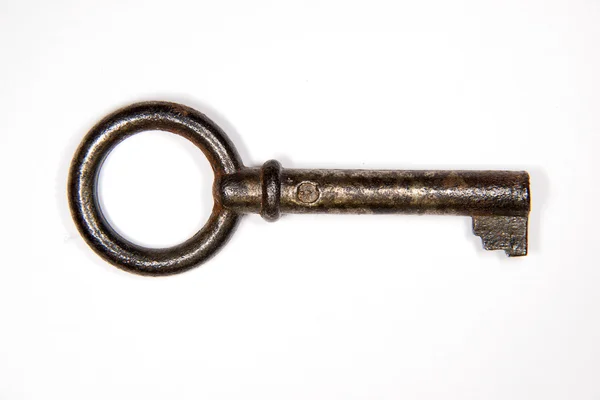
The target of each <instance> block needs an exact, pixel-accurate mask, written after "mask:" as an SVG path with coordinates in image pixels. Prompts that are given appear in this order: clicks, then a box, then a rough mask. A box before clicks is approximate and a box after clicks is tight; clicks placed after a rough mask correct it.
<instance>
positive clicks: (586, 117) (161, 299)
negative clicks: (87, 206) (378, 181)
mask: <svg viewBox="0 0 600 400" xmlns="http://www.w3.org/2000/svg"><path fill="white" fill-rule="evenodd" d="M0 57H1V60H0V61H1V63H0V77H1V78H0V135H1V136H0V140H1V142H0V178H1V181H2V191H1V196H0V248H1V250H2V251H1V258H0V260H1V261H0V273H1V276H0V399H2V400H12V399H61V400H64V399H261V400H264V399H400V398H403V399H404V398H406V399H544V400H548V399H578V400H581V399H600V290H599V289H600V262H599V261H598V251H597V247H598V224H599V223H600V212H599V211H598V210H599V208H598V198H599V196H600V193H599V190H598V187H599V186H598V185H599V184H600V181H599V179H598V173H599V172H600V161H599V160H598V156H597V153H598V145H599V144H600V141H599V140H598V135H599V132H600V112H599V107H600V78H599V72H600V3H599V2H597V1H594V0H561V1H541V0H540V1H534V0H527V1H523V0H513V1H504V2H493V1H462V0H458V1H443V0H438V1H389V2H384V1H368V2H354V1H342V0H339V1H333V0H327V1H304V2H300V1H298V2H284V1H263V0H253V1H189V2H186V1H177V0H172V1H164V0H161V1H158V0H152V1H133V0H129V1H128V0H119V1H117V0H103V1H93V2H86V1H78V0H59V1H41V0H39V1H9V0H2V3H1V4H0ZM152 99H157V100H170V101H177V102H181V103H185V104H187V105H189V106H192V107H194V108H197V109H199V110H201V111H203V112H205V113H206V114H207V115H209V116H210V117H211V118H213V119H214V120H215V121H216V122H217V123H218V124H219V125H221V126H222V127H223V128H224V129H225V131H226V132H227V133H228V134H229V135H230V137H231V138H232V140H233V142H234V143H235V145H236V146H237V148H238V150H239V152H240V154H241V156H242V158H243V160H244V162H245V163H246V164H247V165H251V166H257V165H261V164H262V163H263V162H264V161H266V160H267V159H270V158H276V159H278V160H280V161H281V162H282V164H283V165H284V167H310V168H312V167H327V168H394V169H404V168H408V169H433V168H439V169H445V168H452V169H455V168H456V169H515V170H527V171H529V173H530V174H531V188H532V213H531V220H530V232H529V234H530V249H529V250H530V254H529V255H528V256H527V257H524V258H520V259H509V258H506V257H505V256H504V254H503V253H502V252H486V251H484V250H483V249H482V247H481V241H480V239H479V238H477V237H475V236H473V235H472V234H471V225H470V224H471V222H470V219H469V218H465V217H439V216H437V217H436V216H423V217H419V216H332V215H330V216H302V215H296V216H285V217H284V218H282V219H281V220H280V221H278V222H277V223H275V224H269V223H267V222H265V221H263V220H262V219H261V218H260V217H259V216H256V215H252V216H249V217H246V218H245V219H244V220H243V221H242V223H241V225H240V227H239V229H238V231H237V232H236V234H235V235H234V236H233V238H232V240H231V241H230V242H229V244H228V245H227V246H226V247H225V248H224V249H223V251H221V252H220V253H219V254H218V255H217V256H216V257H215V258H213V259H212V260H210V261H209V262H208V263H207V264H205V265H203V266H202V267H200V268H197V269H194V270H192V271H190V272H187V273H185V274H182V275H178V276H173V277H168V278H147V277H139V276H134V275H130V274H127V273H125V272H122V271H120V270H117V269H116V268H114V267H112V266H110V265H108V264H107V263H105V262H103V261H102V260H101V259H100V258H99V257H98V256H96V255H95V254H94V253H93V252H92V251H91V250H90V249H89V248H88V247H87V246H86V245H85V243H84V242H83V240H82V238H81V237H80V235H79V234H78V233H77V231H76V229H75V226H74V224H73V222H72V221H71V218H70V215H69V211H68V207H67V201H66V177H67V169H68V165H69V163H70V159H71V156H72V154H73V152H74V151H75V148H76V147H77V145H78V143H79V141H80V140H81V138H82V137H83V135H84V134H85V133H86V131H87V130H88V129H89V128H90V127H91V126H92V125H93V124H94V123H95V122H96V121H98V120H99V119H100V118H102V117H103V116H104V115H106V114H107V113H109V112H111V111H113V110H115V109H117V108H118V107H121V106H124V105H127V104H129V103H132V102H135V101H141V100H152ZM211 182H212V173H211V170H210V168H209V166H208V162H207V161H206V159H205V158H204V157H203V155H202V154H201V152H200V151H199V150H197V149H196V148H194V147H193V146H192V145H191V144H189V143H187V142H186V141H185V140H184V139H181V138H179V137H175V136H173V135H169V134H166V133H160V132H155V133H147V134H142V135H139V136H136V137H134V138H131V139H129V140H127V141H126V142H124V143H123V144H122V145H120V146H119V147H118V148H117V149H116V150H115V151H114V152H113V153H112V154H111V156H110V157H109V159H108V161H107V163H106V164H105V168H104V170H103V174H102V176H101V185H100V186H101V192H102V202H103V204H104V209H105V211H106V213H107V214H108V215H109V218H110V219H111V220H112V221H113V223H114V224H115V226H116V227H117V229H118V230H119V231H120V232H122V233H123V234H124V235H125V236H127V237H129V238H131V239H132V240H135V241H136V242H138V243H141V244H146V245H150V246H159V247H160V246H166V245H172V244H174V243H178V242H180V241H182V240H184V239H186V238H187V237H189V236H191V235H192V234H193V233H194V232H195V231H196V230H197V229H199V228H200V227H201V226H202V225H203V223H204V221H205V219H206V217H207V216H208V214H209V211H210V209H211V207H212V199H211V194H210V185H211ZM265 243H276V244H277V246H276V247H275V248H273V247H269V248H267V246H266V245H265Z"/></svg>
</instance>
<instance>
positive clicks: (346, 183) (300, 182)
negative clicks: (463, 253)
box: [68, 102, 530, 276]
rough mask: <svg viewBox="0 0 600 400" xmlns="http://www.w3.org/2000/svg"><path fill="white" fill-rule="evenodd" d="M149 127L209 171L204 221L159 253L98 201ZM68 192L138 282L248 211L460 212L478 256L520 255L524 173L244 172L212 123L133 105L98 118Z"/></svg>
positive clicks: (188, 254)
mask: <svg viewBox="0 0 600 400" xmlns="http://www.w3.org/2000/svg"><path fill="white" fill-rule="evenodd" d="M148 130H164V131H169V132H172V133H175V134H178V135H181V136H183V137H185V138H187V139H188V140H190V141H191V142H192V143H194V144H195V145H196V146H198V147H199V148H200V149H201V150H202V151H203V152H204V154H205V155H206V157H207V158H208V160H209V162H210V164H211V166H212V169H213V171H214V174H215V180H214V185H213V195H214V207H213V211H212V214H211V216H210V218H209V220H208V222H207V223H206V225H205V226H204V227H203V228H202V229H201V230H200V231H199V232H198V233H196V234H195V235H194V236H193V237H191V238H190V239H188V240H187V241H186V242H184V243H182V244H180V245H177V246H174V247H170V248H166V249H153V248H145V247H142V246H139V245H137V244H134V243H132V242H130V241H128V240H126V239H125V238H123V237H122V236H121V235H119V234H118V233H117V232H116V231H115V230H114V229H113V228H112V227H111V226H110V224H109V223H108V222H107V220H106V218H105V217H104V215H103V214H102V210H101V208H100V205H99V202H98V194H97V182H98V174H99V171H100V168H101V166H102V163H103V161H104V160H105V159H106V156H107V155H108V153H109V152H110V151H111V150H112V149H113V148H114V147H115V146H116V145H117V144H118V143H119V142H121V141H122V140H124V139H126V138H127V137H129V136H131V135H134V134H136V133H139V132H142V131H148ZM68 193H69V194H68V196H69V204H70V208H71V213H72V215H73V219H74V221H75V223H76V225H77V228H78V229H79V232H80V233H81V235H82V236H83V237H84V238H85V240H86V242H87V243H88V244H89V246H90V247H91V248H92V249H93V250H94V251H95V252H96V253H98V254H99V255H100V256H101V257H102V258H104V259H105V260H106V261H108V262H110V263H112V264H114V265H115V266H117V267H119V268H121V269H124V270H126V271H129V272H134V273H138V274H144V275H155V276H157V275H169V274H175V273H179V272H183V271H186V270H188V269H190V268H193V267H195V266H198V265H199V264H201V263H202V262H204V261H206V260H207V259H208V258H210V257H211V256H212V255H214V254H215V252H216V251H217V250H219V249H220V248H221V247H222V246H223V245H224V244H225V243H226V242H227V240H228V239H229V237H230V236H231V234H232V233H233V231H234V230H235V227H236V226H237V223H238V221H239V218H240V216H241V215H243V214H247V213H259V214H260V215H261V216H262V217H263V218H264V219H266V220H267V221H275V220H277V219H278V218H279V216H280V215H281V214H286V213H347V214H382V213H403V214H449V215H466V216H471V217H472V218H473V232H474V233H475V235H477V236H480V237H481V239H482V241H483V247H484V248H485V249H487V250H504V251H505V252H506V254H507V255H508V256H524V255H526V254H527V221H528V215H529V208H530V206H529V205H530V191H529V175H528V174H527V172H523V171H390V170H381V171H376V170H328V169H285V168H282V167H281V164H280V163H279V162H277V161H275V160H271V161H267V162H266V163H264V165H263V166H262V167H260V168H249V167H245V166H244V165H243V163H242V161H241V159H240V156H239V155H238V153H237V151H236V150H235V147H234V146H233V144H232V143H231V142H230V140H229V138H228V137H227V135H225V133H224V132H223V131H222V130H221V129H220V128H219V127H218V126H217V125H216V124H215V123H214V122H212V121H211V120H210V119H208V118H207V117H206V116H205V115H204V114H202V113H200V112H198V111H196V110H193V109H191V108H189V107H186V106H183V105H180V104H175V103H165V102H146V103H138V104H134V105H131V106H129V107H125V108H122V109H120V110H118V111H116V112H115V113H113V114H111V115H109V116H107V117H106V118H104V119H103V120H102V121H100V122H99V123H98V124H97V125H96V126H95V127H93V128H92V130H91V131H90V132H89V133H88V134H87V135H86V136H85V138H84V139H83V141H82V143H81V145H80V146H79V148H78V149H77V151H76V153H75V156H74V158H73V161H72V164H71V169H70V172H69V182H68Z"/></svg>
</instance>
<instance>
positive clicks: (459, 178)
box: [215, 160, 530, 256]
mask: <svg viewBox="0 0 600 400" xmlns="http://www.w3.org/2000/svg"><path fill="white" fill-rule="evenodd" d="M215 198H216V199H217V201H219V202H220V203H221V204H222V206H223V207H224V208H225V209H229V210H232V211H235V212H239V213H259V214H261V215H262V216H263V218H265V219H266V220H268V221H275V220H277V219H278V218H279V216H280V215H281V214H286V213H340V214H341V213H343V214H391V213H394V214H448V215H465V216H472V217H473V229H474V232H475V234H477V235H479V236H481V237H482V239H483V242H484V247H486V249H490V250H492V249H503V250H506V251H507V254H508V255H511V256H516V255H525V254H526V251H527V216H528V214H529V208H530V204H529V203H530V196H529V175H528V174H527V172H522V171H401V170H398V171H391V170H327V169H284V168H282V167H281V165H280V164H279V162H277V161H274V160H271V161H267V162H266V163H265V164H264V165H263V167H262V168H244V169H242V170H241V171H238V172H236V173H234V174H229V175H224V176H222V177H220V179H218V180H217V181H216V182H215Z"/></svg>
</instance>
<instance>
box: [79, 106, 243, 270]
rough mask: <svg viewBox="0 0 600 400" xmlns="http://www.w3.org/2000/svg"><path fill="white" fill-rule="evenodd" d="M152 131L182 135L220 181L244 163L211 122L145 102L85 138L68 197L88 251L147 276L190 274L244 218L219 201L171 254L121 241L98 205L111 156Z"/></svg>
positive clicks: (185, 111) (195, 113)
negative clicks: (104, 166)
mask: <svg viewBox="0 0 600 400" xmlns="http://www.w3.org/2000/svg"><path fill="white" fill-rule="evenodd" d="M149 130H164V131H168V132H171V133H175V134H178V135H180V136H183V137H184V138H186V139H188V140H189V141H191V142H192V143H194V144H195V145H196V146H197V147H199V148H200V149H201V150H202V152H203V153H204V154H205V155H206V157H207V158H208V161H209V162H210V165H211V167H212V169H213V172H214V174H215V180H216V179H217V178H219V177H221V176H223V175H225V174H232V173H235V172H238V171H239V170H241V169H242V168H243V163H242V161H241V159H240V156H239V155H238V153H237V151H236V150H235V147H234V146H233V144H232V143H231V141H230V140H229V138H228V137H227V135H226V134H225V133H224V132H223V131H222V130H221V129H220V128H219V127H218V126H217V125H216V124H215V123H214V122H212V121H211V120H210V119H209V118H208V117H206V116H205V115H204V114H201V113H200V112H198V111H196V110H194V109H192V108H189V107H185V106H183V105H180V104H176V103H167V102H145V103H138V104H133V105H131V106H128V107H125V108H122V109H120V110H118V111H116V112H114V113H113V114H111V115H109V116H107V117H106V118H104V119H103V120H102V121H100V122H99V123H98V124H97V125H96V126H95V127H93V128H92V129H91V130H90V132H89V133H88V134H87V135H86V136H85V138H84V139H83V141H82V143H81V145H80V146H79V148H78V149H77V151H76V153H75V156H74V157H73V161H72V163H71V168H70V170H69V182H68V197H69V206H70V208H71V214H72V215H73V219H74V221H75V224H76V225H77V229H78V230H79V232H80V233H81V235H82V236H83V237H84V239H85V240H86V242H87V243H88V245H89V246H90V247H91V248H92V249H93V250H94V251H95V252H96V253H98V254H99V255H100V256H101V257H102V258H104V259H105V260H107V261H108V262H110V263H111V264H113V265H115V266H117V267H119V268H121V269H123V270H126V271H128V272H134V273H137V274H142V275H154V276H158V275H171V274H176V273H179V272H183V271H186V270H188V269H190V268H193V267H195V266H197V265H199V264H200V263H202V262H204V261H206V260H207V259H208V258H210V257H211V256H213V255H214V254H215V253H216V252H217V251H218V250H219V249H220V248H221V247H222V246H223V245H224V244H225V243H226V242H227V240H228V239H229V238H230V236H231V234H232V233H233V231H234V230H235V228H236V227H237V223H238V219H239V216H238V214H237V213H236V212H234V211H231V210H226V209H224V208H223V207H222V206H221V204H220V203H219V202H218V201H217V200H216V199H215V204H214V207H213V211H212V214H211V215H210V217H209V219H208V221H207V222H206V224H205V225H204V227H203V228H202V229H201V230H200V231H198V232H197V233H196V234H195V235H194V236H192V237H191V238H190V239H188V240H187V241H185V242H183V243H181V244H179V245H176V246H173V247H169V248H163V249H152V248H146V247H143V246H139V245H137V244H135V243H132V242H130V241H128V240H126V239H125V238H123V237H122V236H121V235H119V234H118V233H117V232H116V231H115V230H114V229H113V228H112V227H111V226H110V224H109V223H108V221H107V220H106V218H105V217H104V215H103V214H102V210H101V208H100V205H99V202H98V192H97V187H98V176H99V172H100V169H101V167H102V164H103V162H104V160H105V159H106V157H107V156H108V154H109V153H110V151H111V150H112V149H113V148H115V147H116V146H117V145H118V144H119V143H120V142H122V141H123V140H125V139H126V138H128V137H130V136H132V135H134V134H136V133H139V132H142V131H149Z"/></svg>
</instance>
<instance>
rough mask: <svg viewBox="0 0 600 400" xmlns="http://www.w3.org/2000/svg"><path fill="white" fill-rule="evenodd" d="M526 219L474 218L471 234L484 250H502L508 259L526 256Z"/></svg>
mask: <svg viewBox="0 0 600 400" xmlns="http://www.w3.org/2000/svg"><path fill="white" fill-rule="evenodd" d="M527 220H528V218H527V217H512V216H496V215H493V216H474V217H473V233H474V234H475V235H476V236H479V237H481V241H482V242H483V248H484V249H486V250H504V252H505V253H506V255H507V256H509V257H518V256H525V255H527Z"/></svg>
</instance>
